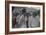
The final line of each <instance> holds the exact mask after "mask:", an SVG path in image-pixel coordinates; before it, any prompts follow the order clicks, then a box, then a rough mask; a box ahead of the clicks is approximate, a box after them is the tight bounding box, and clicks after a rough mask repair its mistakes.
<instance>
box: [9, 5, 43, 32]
mask: <svg viewBox="0 0 46 35" xmlns="http://www.w3.org/2000/svg"><path fill="white" fill-rule="evenodd" d="M12 6H18V7H36V8H37V7H40V27H39V28H19V29H18V28H14V29H12ZM9 14H10V16H9V31H10V32H13V31H26V30H31V31H32V30H42V29H43V8H42V5H26V4H25V5H23V4H9Z"/></svg>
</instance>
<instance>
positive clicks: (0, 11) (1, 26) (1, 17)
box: [0, 0, 46, 35]
mask: <svg viewBox="0 0 46 35" xmlns="http://www.w3.org/2000/svg"><path fill="white" fill-rule="evenodd" d="M8 1H9V0H8ZM11 1H12V0H11ZM13 1H28V2H40V3H41V2H44V3H45V2H46V1H45V0H13ZM4 8H5V0H1V1H0V35H5V34H4V33H5V9H4ZM45 18H46V12H45ZM45 21H46V19H45ZM45 23H46V22H45ZM45 25H46V24H45ZM9 35H46V26H45V32H42V33H26V34H9Z"/></svg>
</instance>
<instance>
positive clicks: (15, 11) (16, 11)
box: [9, 4, 43, 31]
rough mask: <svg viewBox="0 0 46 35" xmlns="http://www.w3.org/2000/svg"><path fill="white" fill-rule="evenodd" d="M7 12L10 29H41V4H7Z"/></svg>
mask: <svg viewBox="0 0 46 35" xmlns="http://www.w3.org/2000/svg"><path fill="white" fill-rule="evenodd" d="M9 13H10V14H9V30H10V31H24V30H25V31H27V30H42V29H43V7H42V5H27V4H25V5H24V4H9Z"/></svg>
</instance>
